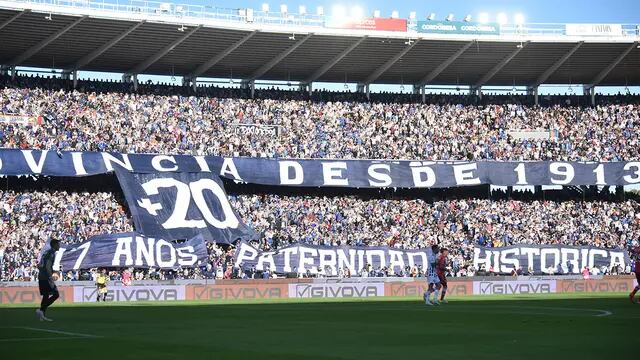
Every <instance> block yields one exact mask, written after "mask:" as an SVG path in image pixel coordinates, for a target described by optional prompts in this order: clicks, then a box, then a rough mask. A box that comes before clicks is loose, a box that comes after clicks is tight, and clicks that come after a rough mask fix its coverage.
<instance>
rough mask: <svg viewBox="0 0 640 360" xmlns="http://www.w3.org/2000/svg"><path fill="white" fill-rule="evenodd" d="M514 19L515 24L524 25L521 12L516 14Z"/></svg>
mask: <svg viewBox="0 0 640 360" xmlns="http://www.w3.org/2000/svg"><path fill="white" fill-rule="evenodd" d="M514 21H515V23H516V25H518V26H522V25H524V15H522V14H516V16H515V18H514Z"/></svg>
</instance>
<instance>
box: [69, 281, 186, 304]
mask: <svg viewBox="0 0 640 360" xmlns="http://www.w3.org/2000/svg"><path fill="white" fill-rule="evenodd" d="M97 296H98V289H97V288H95V287H88V286H82V287H80V286H78V287H75V288H74V293H73V298H74V301H75V302H94V301H96V298H97ZM174 300H185V291H184V286H182V285H154V286H112V287H109V288H108V290H107V301H124V302H132V301H174Z"/></svg>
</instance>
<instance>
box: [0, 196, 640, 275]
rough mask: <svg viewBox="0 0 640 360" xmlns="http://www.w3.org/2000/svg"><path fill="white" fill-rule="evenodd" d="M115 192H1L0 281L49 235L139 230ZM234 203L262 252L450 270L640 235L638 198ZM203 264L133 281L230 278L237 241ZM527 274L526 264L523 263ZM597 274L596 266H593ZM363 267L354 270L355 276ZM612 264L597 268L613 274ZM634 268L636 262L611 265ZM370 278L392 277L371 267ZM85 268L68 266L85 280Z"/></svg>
mask: <svg viewBox="0 0 640 360" xmlns="http://www.w3.org/2000/svg"><path fill="white" fill-rule="evenodd" d="M119 198H120V196H119V195H116V194H114V193H109V192H99V193H89V192H84V193H81V192H65V191H58V192H48V191H27V190H24V191H13V190H5V191H0V218H1V219H2V222H1V223H0V260H1V261H2V263H1V267H0V269H1V270H2V272H1V275H2V279H3V280H33V279H35V277H36V276H37V266H36V265H37V258H38V255H39V253H40V251H41V249H42V247H43V246H44V244H45V242H46V241H47V240H48V239H49V238H57V239H60V240H62V242H63V243H67V244H70V243H77V242H81V241H84V240H86V239H88V238H90V237H91V236H93V235H99V234H104V233H122V232H129V231H133V230H134V229H133V225H132V221H131V218H130V215H129V214H128V213H127V210H126V209H125V207H124V206H123V205H122V203H121V202H120V201H119ZM230 200H231V204H232V206H233V207H234V208H235V210H236V211H237V212H238V214H239V215H240V217H241V218H242V219H243V220H244V221H245V222H246V223H247V224H248V225H249V226H250V227H252V228H253V229H255V230H256V232H257V234H259V235H258V236H257V239H256V240H255V242H254V245H256V247H258V248H260V249H261V250H273V249H279V248H282V247H284V246H287V245H289V244H295V243H302V244H306V245H329V246H340V245H351V246H390V247H395V248H404V249H417V248H425V247H428V246H430V245H432V244H439V245H440V246H443V247H447V248H449V249H450V255H449V257H450V259H449V261H450V264H451V273H452V275H456V276H467V275H473V274H475V273H477V272H479V271H483V270H484V271H489V270H490V269H476V268H474V267H473V263H472V260H473V254H474V251H473V250H474V248H475V247H478V246H481V247H501V246H508V245H520V244H535V245H546V244H561V245H578V246H579V245H587V246H594V247H600V248H620V249H626V248H628V247H629V246H631V245H632V244H634V243H636V242H637V240H638V239H640V202H638V201H636V200H627V201H622V202H608V201H584V202H583V201H562V202H554V201H516V200H497V201H494V200H489V199H458V200H446V201H426V200H422V199H413V200H401V199H386V198H379V197H373V198H363V197H356V196H333V197H326V196H303V195H301V196H280V195H275V194H252V195H245V194H241V195H232V196H230ZM207 247H208V253H209V258H208V261H207V263H206V264H201V266H200V267H197V268H195V269H194V268H192V269H173V270H171V271H153V270H144V271H142V270H140V271H136V273H134V274H133V275H134V278H136V279H144V278H177V279H181V278H214V277H217V278H231V277H243V276H247V274H246V272H243V271H239V270H236V269H233V268H232V267H231V266H230V265H231V264H232V262H233V257H234V252H235V247H234V246H218V245H215V244H208V245H207ZM523 270H524V271H526V269H523ZM593 270H595V269H593ZM361 271H365V269H362V270H361V269H355V272H354V273H353V274H352V275H353V276H359V275H362V273H361ZM611 271H612V269H611V268H604V269H597V272H598V273H600V272H611ZM613 271H616V272H630V271H631V269H630V268H628V269H627V268H623V269H613ZM366 272H367V275H371V276H380V275H385V274H387V275H391V274H389V272H388V271H387V270H385V269H375V268H374V269H366ZM83 276H87V275H86V274H84V275H83V274H82V272H77V271H76V272H71V271H69V272H65V273H64V274H63V277H64V278H65V279H75V280H77V279H80V278H81V277H83Z"/></svg>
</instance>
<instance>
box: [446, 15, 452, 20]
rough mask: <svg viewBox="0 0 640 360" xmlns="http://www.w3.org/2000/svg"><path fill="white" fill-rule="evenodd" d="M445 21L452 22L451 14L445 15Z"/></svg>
mask: <svg viewBox="0 0 640 360" xmlns="http://www.w3.org/2000/svg"><path fill="white" fill-rule="evenodd" d="M445 20H447V21H453V14H449V15H447V18H446V19H445Z"/></svg>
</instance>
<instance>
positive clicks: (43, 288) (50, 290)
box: [38, 279, 58, 296]
mask: <svg viewBox="0 0 640 360" xmlns="http://www.w3.org/2000/svg"><path fill="white" fill-rule="evenodd" d="M38 287H39V288H40V295H42V296H49V295H53V294H56V293H57V292H58V288H57V287H56V283H54V282H53V279H41V280H38Z"/></svg>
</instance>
